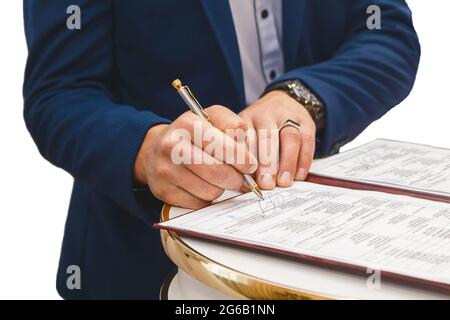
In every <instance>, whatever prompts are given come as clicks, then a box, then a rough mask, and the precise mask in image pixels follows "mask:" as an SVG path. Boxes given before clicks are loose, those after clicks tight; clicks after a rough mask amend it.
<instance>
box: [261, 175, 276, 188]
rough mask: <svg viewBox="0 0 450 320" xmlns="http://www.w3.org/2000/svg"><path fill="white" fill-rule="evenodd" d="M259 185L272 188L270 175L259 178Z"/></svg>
mask: <svg viewBox="0 0 450 320" xmlns="http://www.w3.org/2000/svg"><path fill="white" fill-rule="evenodd" d="M261 183H262V184H264V187H272V186H273V184H274V183H273V177H272V175H271V174H267V173H266V174H263V175H262V176H261Z"/></svg>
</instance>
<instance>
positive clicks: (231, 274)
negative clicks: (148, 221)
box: [160, 204, 343, 300]
mask: <svg viewBox="0 0 450 320" xmlns="http://www.w3.org/2000/svg"><path fill="white" fill-rule="evenodd" d="M171 208H172V206H171V205H169V204H164V205H163V207H162V209H161V217H160V221H161V222H164V221H167V220H168V219H169V212H170V209H171ZM160 232H161V240H162V244H163V247H164V250H165V251H166V254H167V255H168V257H169V258H170V259H171V260H172V261H173V262H174V263H175V264H176V265H177V266H178V267H179V268H181V269H182V270H183V271H184V272H186V273H188V274H189V275H190V276H191V277H193V278H194V279H196V280H198V281H200V282H202V283H204V284H206V285H207V286H209V287H212V288H214V289H216V290H219V291H222V290H221V289H224V288H225V289H230V290H227V291H228V292H227V293H228V294H231V295H232V296H233V297H235V298H244V299H257V300H271V299H274V300H275V299H285V300H296V299H298V300H335V299H343V298H342V297H336V296H331V295H324V294H319V293H314V292H309V291H306V290H304V291H303V290H295V289H292V288H286V287H283V286H281V285H280V284H277V283H274V282H271V281H269V280H265V279H261V278H258V277H255V276H252V275H250V274H247V273H244V272H241V271H238V270H235V269H233V268H230V267H228V266H226V265H224V264H222V263H220V262H217V261H214V260H212V259H210V258H208V257H206V256H204V255H203V254H201V253H200V252H198V251H197V250H195V249H194V248H192V247H191V246H189V245H188V244H187V243H186V242H185V241H183V239H181V238H180V237H179V236H178V235H177V234H176V233H175V232H173V231H168V230H164V229H161V230H160ZM169 241H170V242H171V244H172V245H171V248H173V245H176V248H177V252H176V253H174V252H173V250H169ZM175 254H176V255H178V256H177V257H175V256H174V255H175ZM180 257H182V258H180ZM189 259H190V260H191V261H194V262H193V263H195V264H197V265H198V266H203V268H202V267H200V268H186V266H184V265H183V263H182V262H183V260H184V261H186V260H189ZM186 269H188V270H186ZM201 272H211V273H213V275H212V277H207V278H206V281H205V277H204V274H199V273H201ZM215 272H217V273H218V274H214V273H215Z"/></svg>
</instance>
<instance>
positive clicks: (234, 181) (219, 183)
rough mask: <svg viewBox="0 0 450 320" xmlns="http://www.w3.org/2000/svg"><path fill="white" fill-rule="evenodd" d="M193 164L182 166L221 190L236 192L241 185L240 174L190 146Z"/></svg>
mask: <svg viewBox="0 0 450 320" xmlns="http://www.w3.org/2000/svg"><path fill="white" fill-rule="evenodd" d="M184 152H190V153H191V156H190V157H191V159H193V160H194V162H193V163H184V166H185V167H186V168H187V169H189V170H190V171H192V172H193V173H194V174H195V175H197V176H199V177H200V178H202V179H203V180H205V181H207V182H208V183H210V184H212V185H214V186H216V187H218V188H220V189H223V190H238V189H239V187H240V186H241V185H242V184H243V180H244V179H243V176H242V173H240V172H238V171H237V170H236V169H235V168H234V167H232V166H230V165H228V164H225V163H223V162H221V161H219V160H217V159H216V158H213V157H212V156H211V155H209V154H208V153H206V152H204V151H202V150H201V149H200V148H199V147H197V146H194V145H191V148H190V150H186V151H184Z"/></svg>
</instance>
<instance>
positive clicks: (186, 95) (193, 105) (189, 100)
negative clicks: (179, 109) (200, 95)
mask: <svg viewBox="0 0 450 320" xmlns="http://www.w3.org/2000/svg"><path fill="white" fill-rule="evenodd" d="M178 94H179V95H180V96H181V98H183V100H184V102H185V103H186V104H187V105H188V107H189V109H191V111H192V112H194V113H195V114H196V115H197V116H199V117H200V118H202V119H205V120H207V121H209V117H208V115H207V114H206V112H205V111H204V110H203V108H202V106H201V105H200V103H199V102H198V101H197V99H195V97H194V95H193V94H192V92H191V91H190V90H189V87H188V86H184V87H182V88H180V89H179V90H178Z"/></svg>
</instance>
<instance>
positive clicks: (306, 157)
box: [295, 126, 316, 180]
mask: <svg viewBox="0 0 450 320" xmlns="http://www.w3.org/2000/svg"><path fill="white" fill-rule="evenodd" d="M301 136H302V142H301V148H300V153H299V158H298V163H297V174H296V176H295V180H305V179H306V177H307V176H308V172H309V169H311V164H312V161H313V158H314V152H315V148H316V140H315V129H314V128H308V127H306V126H302V132H301Z"/></svg>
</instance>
